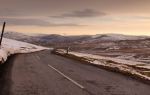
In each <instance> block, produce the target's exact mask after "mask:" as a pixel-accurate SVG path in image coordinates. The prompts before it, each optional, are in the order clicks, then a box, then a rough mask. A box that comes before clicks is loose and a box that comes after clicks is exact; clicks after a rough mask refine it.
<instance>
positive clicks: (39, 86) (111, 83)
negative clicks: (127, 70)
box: [0, 50, 150, 95]
mask: <svg viewBox="0 0 150 95" xmlns="http://www.w3.org/2000/svg"><path fill="white" fill-rule="evenodd" d="M0 95H150V85H148V84H144V83H142V82H139V81H137V80H135V79H132V78H130V77H127V76H124V75H121V74H119V73H114V72H110V71H107V70H104V69H100V68H97V67H93V66H90V65H86V64H83V63H80V62H78V61H75V60H71V59H67V58H64V57H61V56H57V55H53V54H51V53H50V51H47V50H46V51H40V52H36V53H30V54H18V55H15V56H12V57H11V58H9V60H8V61H7V62H6V64H3V65H2V66H0Z"/></svg>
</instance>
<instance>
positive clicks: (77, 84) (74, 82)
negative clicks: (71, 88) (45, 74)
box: [48, 64, 85, 89]
mask: <svg viewBox="0 0 150 95" xmlns="http://www.w3.org/2000/svg"><path fill="white" fill-rule="evenodd" d="M48 66H49V67H50V68H52V69H53V70H55V71H56V72H57V73H59V74H60V75H62V76H63V77H65V78H66V79H68V80H69V81H71V82H72V83H73V84H75V85H76V86H78V87H80V88H81V89H85V87H84V86H82V85H81V84H79V83H77V82H76V81H74V80H73V79H71V78H69V77H68V76H66V75H65V74H63V73H62V72H61V71H59V70H57V69H56V68H54V67H53V66H51V65H49V64H48Z"/></svg>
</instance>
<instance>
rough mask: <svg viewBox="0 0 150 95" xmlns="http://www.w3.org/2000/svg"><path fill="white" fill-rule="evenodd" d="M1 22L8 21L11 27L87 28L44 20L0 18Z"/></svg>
mask: <svg viewBox="0 0 150 95" xmlns="http://www.w3.org/2000/svg"><path fill="white" fill-rule="evenodd" d="M0 20H1V22H2V21H6V22H7V25H10V26H43V27H60V26H85V25H80V24H76V23H55V22H48V21H45V20H42V19H32V18H0Z"/></svg>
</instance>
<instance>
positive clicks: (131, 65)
mask: <svg viewBox="0 0 150 95" xmlns="http://www.w3.org/2000/svg"><path fill="white" fill-rule="evenodd" d="M54 53H56V54H59V55H62V56H66V57H69V56H70V58H73V59H78V60H80V61H84V62H88V63H90V64H93V65H96V66H102V67H104V68H108V69H111V70H115V71H118V72H121V73H124V74H129V75H132V76H133V77H138V78H141V79H143V80H146V81H147V80H148V81H150V65H148V64H147V63H142V62H135V61H129V60H123V59H117V58H111V57H105V56H99V55H93V54H85V53H78V52H69V54H66V51H65V50H62V49H58V50H56V51H55V52H54Z"/></svg>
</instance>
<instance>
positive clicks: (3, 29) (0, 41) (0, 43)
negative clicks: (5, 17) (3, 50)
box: [0, 22, 6, 46]
mask: <svg viewBox="0 0 150 95" xmlns="http://www.w3.org/2000/svg"><path fill="white" fill-rule="evenodd" d="M5 25H6V22H4V23H3V28H2V33H1V39H0V46H1V45H2V40H3V34H4V31H5Z"/></svg>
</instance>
